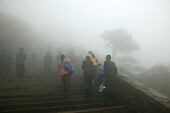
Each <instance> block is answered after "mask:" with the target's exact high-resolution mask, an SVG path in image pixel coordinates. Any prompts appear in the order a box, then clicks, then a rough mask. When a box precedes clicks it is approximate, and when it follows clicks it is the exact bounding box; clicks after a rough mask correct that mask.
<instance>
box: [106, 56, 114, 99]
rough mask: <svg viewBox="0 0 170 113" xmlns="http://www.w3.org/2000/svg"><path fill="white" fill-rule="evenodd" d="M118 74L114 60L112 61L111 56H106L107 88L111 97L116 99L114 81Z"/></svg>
mask: <svg viewBox="0 0 170 113" xmlns="http://www.w3.org/2000/svg"><path fill="white" fill-rule="evenodd" d="M116 75H117V68H116V65H115V63H114V62H112V61H111V56H110V55H107V56H106V61H105V62H104V80H105V85H106V88H107V90H108V91H109V94H110V97H111V98H112V99H115V98H114V97H115V95H116V94H115V91H114V87H115V86H114V82H115V79H116Z"/></svg>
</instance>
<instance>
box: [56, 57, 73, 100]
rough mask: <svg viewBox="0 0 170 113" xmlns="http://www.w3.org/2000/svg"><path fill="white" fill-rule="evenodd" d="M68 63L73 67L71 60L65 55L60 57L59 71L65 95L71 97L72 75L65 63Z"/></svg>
mask: <svg viewBox="0 0 170 113" xmlns="http://www.w3.org/2000/svg"><path fill="white" fill-rule="evenodd" d="M66 62H68V64H69V65H70V67H72V62H71V61H70V59H69V58H65V56H64V55H61V56H60V60H59V61H58V70H59V72H60V76H61V78H62V81H63V85H64V95H65V96H66V97H69V95H70V85H71V73H70V72H69V71H68V70H66V69H65V63H66Z"/></svg>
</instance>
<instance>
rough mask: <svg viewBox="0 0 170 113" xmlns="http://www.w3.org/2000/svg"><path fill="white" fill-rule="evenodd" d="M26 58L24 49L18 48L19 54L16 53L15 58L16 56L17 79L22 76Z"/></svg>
mask: <svg viewBox="0 0 170 113" xmlns="http://www.w3.org/2000/svg"><path fill="white" fill-rule="evenodd" d="M26 58H27V55H26V54H25V53H24V49H23V48H22V47H20V48H19V53H17V56H16V69H17V75H18V76H19V77H22V76H24V73H25V61H26Z"/></svg>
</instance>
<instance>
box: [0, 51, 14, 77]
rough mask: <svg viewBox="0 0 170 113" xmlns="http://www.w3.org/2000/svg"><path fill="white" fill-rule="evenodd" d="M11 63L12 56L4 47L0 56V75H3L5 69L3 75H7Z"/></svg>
mask: <svg viewBox="0 0 170 113" xmlns="http://www.w3.org/2000/svg"><path fill="white" fill-rule="evenodd" d="M11 65H12V56H11V55H10V54H8V52H7V50H6V49H4V50H3V53H2V54H1V56H0V75H3V74H4V71H5V75H9V74H10V66H11Z"/></svg>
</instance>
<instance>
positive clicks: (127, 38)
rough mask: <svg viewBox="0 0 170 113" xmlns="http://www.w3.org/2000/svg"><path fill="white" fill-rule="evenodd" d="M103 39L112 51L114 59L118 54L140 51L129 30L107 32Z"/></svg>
mask: <svg viewBox="0 0 170 113" xmlns="http://www.w3.org/2000/svg"><path fill="white" fill-rule="evenodd" d="M101 37H102V38H103V39H104V40H105V41H106V46H107V47H109V48H111V49H112V51H113V56H112V57H113V58H115V56H116V55H117V53H118V52H122V53H129V52H133V51H136V50H139V46H138V44H136V42H135V41H134V40H133V39H132V36H131V34H130V33H128V32H127V30H124V29H117V30H114V31H106V32H104V34H102V36H101Z"/></svg>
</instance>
